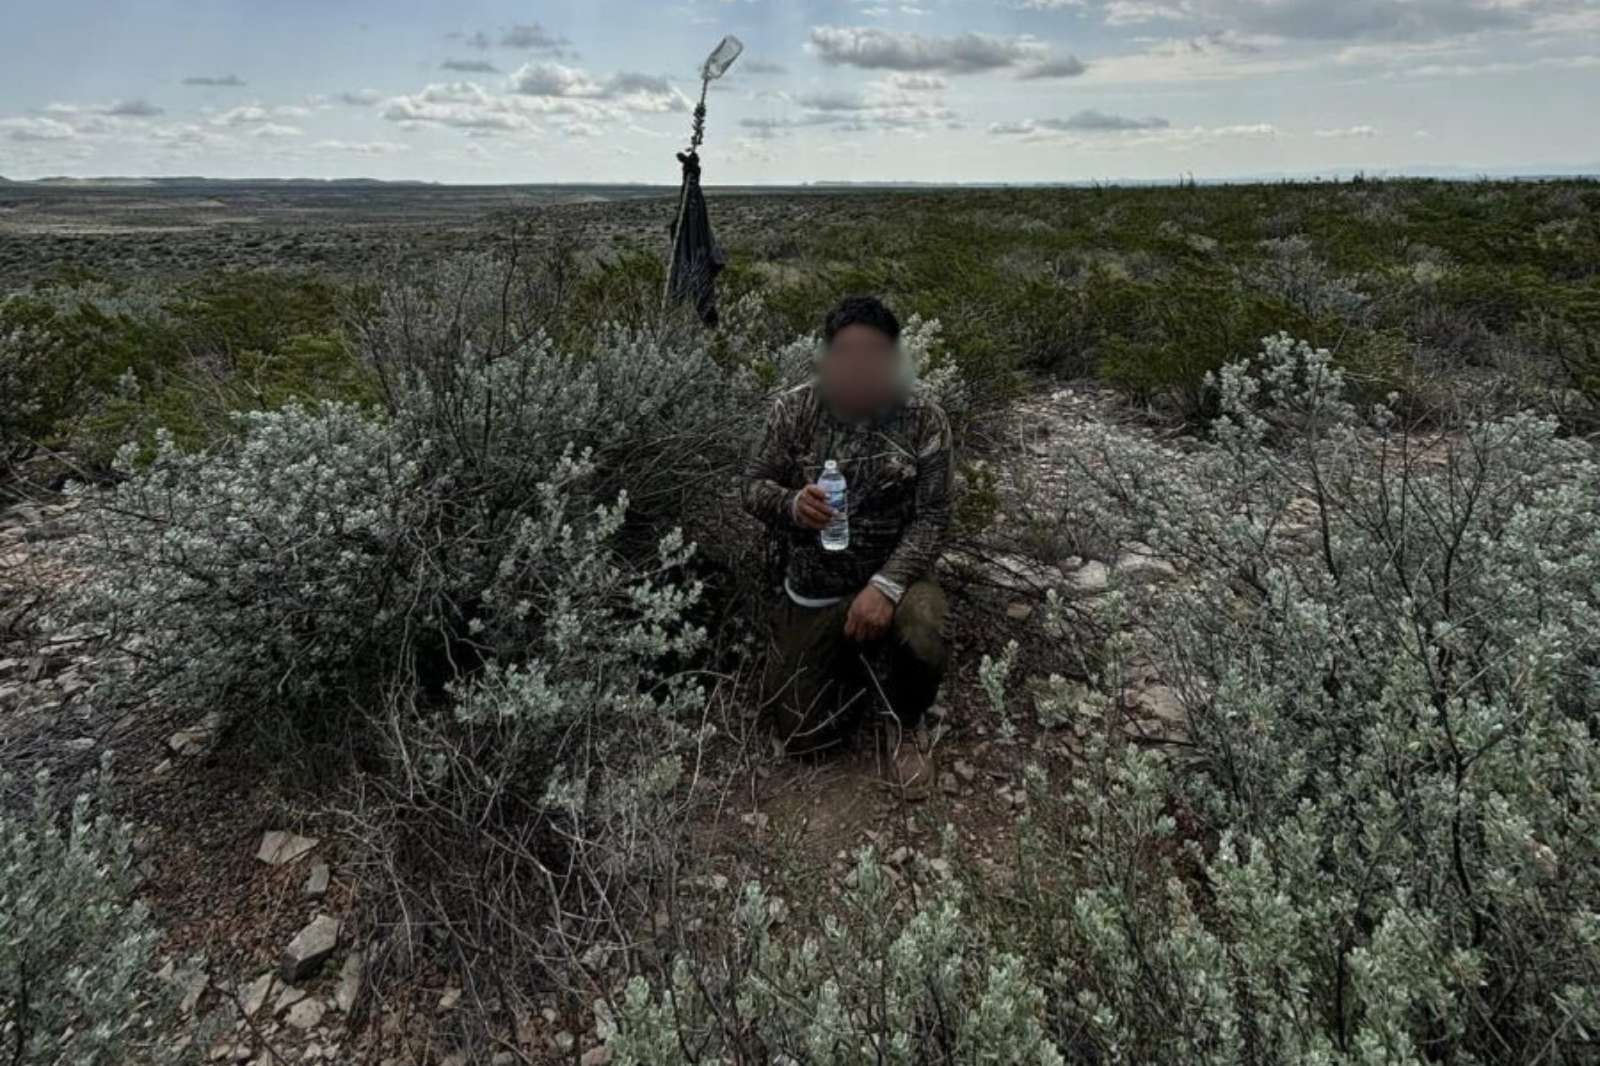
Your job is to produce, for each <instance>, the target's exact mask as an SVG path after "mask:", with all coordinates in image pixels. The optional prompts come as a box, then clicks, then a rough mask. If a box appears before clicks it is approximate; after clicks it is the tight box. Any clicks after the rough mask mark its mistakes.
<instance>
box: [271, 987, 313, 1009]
mask: <svg viewBox="0 0 1600 1066" xmlns="http://www.w3.org/2000/svg"><path fill="white" fill-rule="evenodd" d="M305 998H306V993H305V990H304V989H301V988H296V987H295V986H294V985H287V986H285V987H284V989H283V991H281V992H279V993H278V998H277V1000H276V1002H274V1003H273V1004H272V1013H273V1015H274V1016H276V1015H279V1014H283V1013H284V1012H285V1011H288V1010H289V1009H290V1008H292V1007H293V1006H294V1005H295V1004H296V1003H299V1002H300V1001H301V1000H302V999H305Z"/></svg>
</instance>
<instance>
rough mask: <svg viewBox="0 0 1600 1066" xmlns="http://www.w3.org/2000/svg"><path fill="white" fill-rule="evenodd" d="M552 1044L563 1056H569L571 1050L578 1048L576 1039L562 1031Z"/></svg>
mask: <svg viewBox="0 0 1600 1066" xmlns="http://www.w3.org/2000/svg"><path fill="white" fill-rule="evenodd" d="M553 1043H554V1044H555V1046H556V1050H557V1051H560V1052H562V1053H563V1054H571V1053H572V1049H573V1048H575V1047H577V1046H578V1038H577V1037H575V1036H573V1035H572V1034H571V1033H569V1032H567V1031H566V1030H565V1029H563V1030H562V1031H561V1032H559V1033H557V1034H556V1035H555V1038H554V1040H553Z"/></svg>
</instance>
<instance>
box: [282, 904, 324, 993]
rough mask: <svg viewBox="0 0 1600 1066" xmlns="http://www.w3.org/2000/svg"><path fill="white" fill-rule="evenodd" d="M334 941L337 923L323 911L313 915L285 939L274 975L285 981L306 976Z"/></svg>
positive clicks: (321, 961) (290, 981)
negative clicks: (307, 922) (292, 935)
mask: <svg viewBox="0 0 1600 1066" xmlns="http://www.w3.org/2000/svg"><path fill="white" fill-rule="evenodd" d="M338 943H339V923H338V922H337V921H335V920H334V919H332V918H330V917H328V916H327V915H326V914H319V915H317V916H316V917H315V918H313V919H312V920H311V923H310V924H309V925H307V926H306V927H305V928H304V929H302V930H300V932H298V933H296V934H295V937H294V939H293V940H291V941H289V946H288V947H287V948H286V949H284V952H283V961H282V962H280V963H279V964H278V976H279V977H281V978H283V980H284V981H285V982H287V983H288V984H294V983H295V982H296V981H299V980H301V979H303V978H306V977H310V976H311V975H312V974H314V973H316V972H317V968H318V967H320V966H321V965H322V963H323V961H324V960H326V959H327V957H328V956H329V955H332V954H333V949H334V948H335V947H336V946H337V945H338Z"/></svg>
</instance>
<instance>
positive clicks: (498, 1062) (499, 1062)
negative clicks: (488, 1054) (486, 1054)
mask: <svg viewBox="0 0 1600 1066" xmlns="http://www.w3.org/2000/svg"><path fill="white" fill-rule="evenodd" d="M516 1061H517V1057H516V1056H515V1055H513V1054H512V1053H511V1052H509V1051H496V1052H495V1053H494V1057H493V1058H491V1059H490V1060H489V1066H514V1064H515V1063H516Z"/></svg>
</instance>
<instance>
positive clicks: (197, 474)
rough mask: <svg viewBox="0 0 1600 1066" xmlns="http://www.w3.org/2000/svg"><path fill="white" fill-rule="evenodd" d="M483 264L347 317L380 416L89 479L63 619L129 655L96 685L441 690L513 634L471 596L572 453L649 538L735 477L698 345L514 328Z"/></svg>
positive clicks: (189, 705) (146, 692)
mask: <svg viewBox="0 0 1600 1066" xmlns="http://www.w3.org/2000/svg"><path fill="white" fill-rule="evenodd" d="M497 280H503V279H502V278H501V276H500V275H497V274H496V273H495V265H494V263H493V262H491V261H490V260H487V259H479V260H475V261H473V262H470V263H463V264H460V265H459V268H458V270H457V271H456V272H454V273H451V272H445V273H443V274H442V275H439V276H437V277H436V278H435V279H434V280H433V281H432V282H431V283H430V284H429V285H428V286H427V287H421V286H407V285H399V286H395V287H392V288H391V289H390V290H389V291H388V292H387V293H386V294H385V295H384V297H383V299H382V300H381V302H380V304H379V306H378V308H377V309H376V311H375V313H374V315H373V317H372V318H370V319H368V320H366V321H365V322H363V323H362V324H361V326H360V328H359V331H358V344H359V346H360V350H361V352H362V354H363V357H364V359H365V360H366V361H367V362H368V364H369V366H370V367H371V368H372V373H373V375H374V377H375V379H376V380H377V382H378V383H379V386H378V388H379V392H380V395H381V396H382V397H383V403H382V406H381V407H380V408H379V409H377V410H371V409H362V408H358V407H356V406H353V405H350V404H338V403H332V402H326V403H324V404H322V405H321V406H318V407H303V406H298V405H291V406H288V407H284V408H282V409H280V410H275V411H258V412H248V413H244V414H241V415H238V416H236V417H235V426H236V430H235V432H234V433H232V434H231V435H229V436H226V437H224V438H223V439H221V440H220V441H218V442H217V443H216V444H215V445H214V446H212V447H210V448H207V449H203V450H200V451H195V452H189V451H185V450H183V449H181V448H179V447H178V446H177V445H176V444H175V443H174V442H173V440H172V439H171V438H170V437H169V436H161V437H160V438H158V444H157V447H156V450H155V453H154V455H153V456H152V457H151V459H150V461H149V462H148V465H146V466H144V467H143V468H140V469H135V468H132V467H126V468H125V471H124V472H125V474H126V475H127V476H126V478H125V480H124V481H122V483H120V484H118V485H117V486H116V487H115V488H114V489H112V490H110V491H109V492H106V493H100V492H97V491H82V492H80V496H81V497H82V499H83V501H84V504H85V507H84V516H85V517H84V521H85V526H86V529H87V530H88V532H89V534H90V535H89V536H87V537H86V538H83V539H82V540H81V541H80V542H79V543H78V544H77V546H76V549H75V550H76V552H77V553H78V559H79V562H80V563H81V564H82V566H83V570H84V572H85V573H86V574H87V575H88V577H87V579H86V580H85V581H84V582H83V583H82V584H81V585H79V586H78V587H77V589H76V590H75V592H74V594H73V596H72V597H71V598H69V599H68V601H67V602H66V603H65V604H63V607H62V611H61V615H62V617H63V620H76V621H80V622H81V621H88V622H91V623H92V624H96V625H99V626H102V627H105V629H106V630H107V635H108V638H109V639H110V641H111V642H112V643H113V644H114V645H115V646H117V647H119V648H121V649H123V650H125V651H127V652H128V653H129V655H130V659H129V661H130V662H131V663H133V664H134V667H133V668H132V669H130V670H128V671H127V672H125V673H124V674H122V675H120V676H116V677H113V678H112V679H110V680H108V681H107V683H106V685H105V688H104V695H105V697H106V698H108V699H110V700H111V701H112V702H113V703H126V702H139V703H144V702H150V703H154V704H155V705H158V706H162V707H166V708H177V709H182V710H187V711H190V712H193V713H200V712H203V711H205V710H208V709H211V708H214V707H219V706H220V707H222V708H225V709H226V710H227V712H228V715H229V717H231V718H232V719H234V720H236V721H241V722H251V723H256V724H264V725H265V726H266V727H267V728H268V729H269V730H272V729H280V728H287V729H289V730H290V731H291V732H293V731H294V730H295V729H298V728H300V727H301V726H306V727H310V728H313V729H327V728H329V727H332V726H335V725H337V723H338V719H339V716H340V715H341V714H342V712H343V711H344V710H346V709H348V708H352V707H354V708H358V709H361V708H366V709H370V708H371V707H373V706H374V705H376V704H378V703H381V702H382V699H383V695H384V693H385V692H387V691H388V690H389V688H390V686H392V685H395V684H399V685H401V686H402V687H404V686H406V685H409V684H412V683H418V682H420V683H423V684H425V685H427V686H429V687H430V688H431V689H432V690H434V691H438V690H440V689H442V687H443V686H444V685H445V684H447V683H449V682H450V681H452V680H454V679H455V678H456V676H457V675H459V674H461V673H462V672H464V671H470V670H471V669H473V668H475V667H476V666H477V665H478V664H479V663H481V662H483V661H485V660H486V659H490V658H494V657H496V656H497V655H499V654H500V653H502V652H506V651H508V650H510V651H513V652H514V651H515V649H516V648H518V647H519V646H520V643H521V642H522V641H523V640H524V639H525V637H526V633H525V628H526V627H525V625H524V622H523V619H522V618H521V617H520V616H519V614H518V611H517V610H516V609H515V597H510V596H509V594H507V595H508V598H507V599H506V600H505V601H504V602H491V601H490V600H489V598H488V597H486V595H485V590H486V589H490V588H492V587H494V586H495V582H496V577H497V575H499V574H500V573H501V571H502V568H503V567H506V566H514V565H515V562H514V560H516V559H517V558H518V552H519V550H520V549H519V548H518V547H517V544H518V541H517V536H518V530H519V529H520V528H521V526H522V523H523V521H524V519H525V517H526V513H527V510H528V508H530V507H532V506H533V505H534V504H535V502H536V501H538V500H539V498H540V496H539V494H540V492H541V491H542V490H541V486H544V485H548V484H549V483H550V479H551V478H553V477H556V476H557V472H558V471H564V470H569V469H570V457H573V456H585V457H586V459H585V463H584V466H583V469H584V471H585V474H584V477H583V478H582V479H581V481H582V484H581V486H580V485H579V484H578V483H577V481H574V480H572V479H570V478H569V477H568V476H567V475H565V474H563V475H562V478H563V480H562V484H563V485H566V486H567V487H568V488H569V489H571V490H572V491H575V492H578V493H579V494H580V497H579V498H580V500H588V501H589V504H587V505H585V504H582V503H581V502H580V503H578V504H575V505H574V506H575V510H576V511H577V512H583V511H585V510H587V509H588V507H590V506H597V505H599V504H601V503H606V502H609V501H614V500H615V499H617V498H618V497H619V495H621V494H623V493H626V494H627V498H628V500H629V502H630V505H631V507H630V514H631V515H633V516H635V517H637V518H638V519H639V521H640V529H639V542H640V544H643V545H646V546H648V544H652V543H653V542H654V540H655V539H656V537H658V536H659V534H660V532H662V531H664V530H665V529H666V528H670V525H671V524H673V523H674V522H676V521H677V520H678V519H680V518H681V517H682V516H683V514H684V513H685V511H686V510H687V508H688V506H689V505H690V504H692V503H693V502H695V500H696V492H697V490H698V489H700V488H701V486H702V483H703V482H704V480H705V479H707V478H709V477H712V476H716V475H721V474H725V473H726V467H725V464H726V463H728V462H731V461H732V457H734V456H737V455H738V454H739V452H740V450H741V449H742V439H741V438H739V437H737V436H733V437H732V439H723V438H722V437H720V436H719V435H720V434H722V433H724V432H725V431H728V430H729V427H730V425H732V426H737V427H739V428H740V429H742V427H743V423H741V422H739V421H738V416H739V413H740V411H741V410H742V408H740V407H739V406H738V405H735V404H732V403H730V402H729V391H728V390H729V388H730V386H728V385H725V384H724V377H723V376H722V375H721V374H720V373H719V372H718V370H717V368H716V366H715V364H714V363H713V362H712V361H711V360H710V359H709V357H708V356H707V355H706V354H705V352H704V351H703V349H701V348H699V347H690V346H688V345H686V344H683V342H682V341H681V340H679V339H676V338H672V337H667V338H661V339H658V338H653V337H651V336H648V335H644V334H639V333H632V332H628V331H624V330H620V329H618V330H612V331H610V332H609V333H606V334H604V336H603V340H601V341H600V342H597V345H596V347H595V348H594V349H593V350H588V351H577V352H570V351H560V350H558V349H557V348H556V347H555V346H554V344H553V343H552V342H551V341H550V339H549V338H548V336H547V335H545V334H544V333H543V332H542V331H541V330H539V329H538V328H537V327H535V328H534V329H533V331H532V332H531V333H527V334H524V333H521V332H520V331H519V330H518V328H517V325H516V322H515V321H514V319H513V318H512V317H510V316H509V315H508V313H506V312H505V310H504V309H503V305H502V304H501V297H502V292H503V289H502V288H501V287H500V286H499V285H497V284H496V282H497ZM125 454H127V455H131V454H132V453H131V452H128V453H125ZM524 577H525V578H526V579H527V580H530V581H533V580H536V578H537V575H536V574H534V573H533V572H531V571H530V572H528V573H526V574H524Z"/></svg>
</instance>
